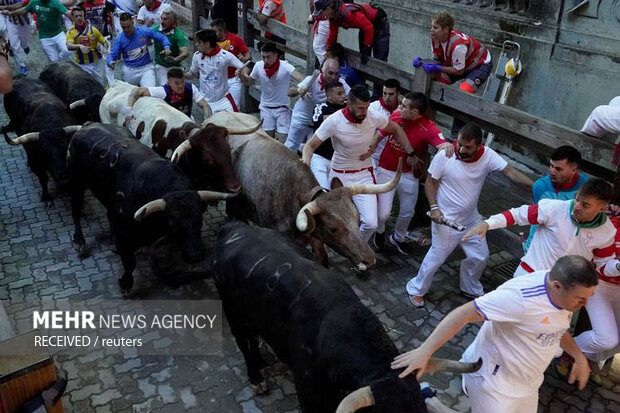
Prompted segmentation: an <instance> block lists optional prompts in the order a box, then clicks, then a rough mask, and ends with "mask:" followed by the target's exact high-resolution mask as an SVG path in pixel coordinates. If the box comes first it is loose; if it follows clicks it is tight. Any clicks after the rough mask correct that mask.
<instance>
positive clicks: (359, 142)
mask: <svg viewBox="0 0 620 413" xmlns="http://www.w3.org/2000/svg"><path fill="white" fill-rule="evenodd" d="M388 122H389V120H388V118H387V116H385V115H383V114H381V113H379V112H376V111H374V110H372V109H368V114H367V115H366V118H365V119H364V120H363V121H362V123H354V122H349V121H348V120H347V118H346V117H345V116H344V115H343V114H342V109H341V110H339V111H338V112H336V113H334V114H333V115H331V116H330V117H328V118H327V119H325V120H324V121H323V123H322V124H321V126H319V128H318V129H317V130H316V132H315V134H316V136H317V137H318V138H319V139H320V140H322V141H325V140H327V139H329V138H331V139H332V144H333V145H334V156H333V157H332V167H333V168H334V169H344V170H356V169H362V168H368V167H371V166H372V161H371V160H370V158H367V159H365V160H363V161H360V155H361V154H363V153H366V152H367V151H368V146H370V144H371V143H373V141H374V134H375V130H376V129H383V128H385V127H386V126H387V125H388Z"/></svg>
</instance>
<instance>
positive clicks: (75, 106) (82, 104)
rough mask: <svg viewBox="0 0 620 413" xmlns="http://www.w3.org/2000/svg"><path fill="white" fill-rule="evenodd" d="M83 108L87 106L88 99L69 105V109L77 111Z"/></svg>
mask: <svg viewBox="0 0 620 413" xmlns="http://www.w3.org/2000/svg"><path fill="white" fill-rule="evenodd" d="M83 106H86V99H80V100H76V101H75V102H73V103H71V104H70V105H69V109H71V110H75V109H77V108H81V107H83Z"/></svg>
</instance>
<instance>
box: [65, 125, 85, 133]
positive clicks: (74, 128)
mask: <svg viewBox="0 0 620 413" xmlns="http://www.w3.org/2000/svg"><path fill="white" fill-rule="evenodd" d="M80 129H82V125H71V126H65V127H64V128H62V130H64V131H65V133H73V132H77V131H79V130H80Z"/></svg>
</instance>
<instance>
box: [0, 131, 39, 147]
mask: <svg viewBox="0 0 620 413" xmlns="http://www.w3.org/2000/svg"><path fill="white" fill-rule="evenodd" d="M38 139H39V132H29V133H26V134H24V135H21V136H18V137H17V138H15V139H11V138H9V137H8V136H7V135H6V134H5V135H4V140H5V141H6V142H7V143H8V144H9V145H23V144H24V143H26V142H32V141H36V140H38Z"/></svg>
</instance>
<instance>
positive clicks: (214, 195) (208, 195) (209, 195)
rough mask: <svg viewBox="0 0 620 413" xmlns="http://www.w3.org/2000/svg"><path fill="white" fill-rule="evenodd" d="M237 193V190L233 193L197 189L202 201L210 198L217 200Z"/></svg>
mask: <svg viewBox="0 0 620 413" xmlns="http://www.w3.org/2000/svg"><path fill="white" fill-rule="evenodd" d="M237 195H239V192H237V193H234V194H233V193H230V192H215V191H198V196H199V197H200V199H201V200H202V201H204V202H207V201H212V200H219V199H228V198H234V197H236V196H237Z"/></svg>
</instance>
